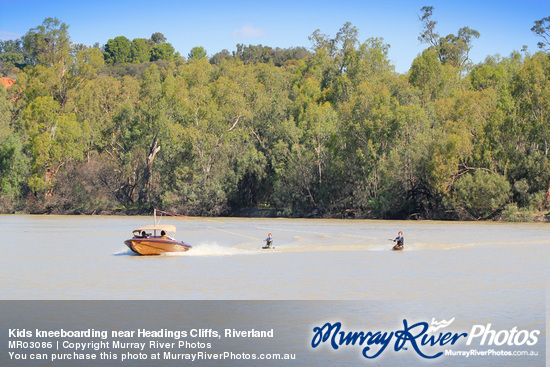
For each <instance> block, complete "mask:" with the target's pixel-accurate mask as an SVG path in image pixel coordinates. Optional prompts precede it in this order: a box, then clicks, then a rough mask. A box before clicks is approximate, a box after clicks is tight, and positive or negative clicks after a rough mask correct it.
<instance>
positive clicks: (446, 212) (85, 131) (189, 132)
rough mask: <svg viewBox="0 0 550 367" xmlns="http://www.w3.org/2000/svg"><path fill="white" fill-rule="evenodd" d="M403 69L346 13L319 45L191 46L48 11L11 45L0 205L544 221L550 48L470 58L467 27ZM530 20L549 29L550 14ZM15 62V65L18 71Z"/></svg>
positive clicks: (428, 13)
mask: <svg viewBox="0 0 550 367" xmlns="http://www.w3.org/2000/svg"><path fill="white" fill-rule="evenodd" d="M422 12H423V13H424V14H423V16H422V17H421V18H420V23H421V26H422V31H421V34H420V39H421V40H422V41H423V42H425V43H427V44H428V47H427V48H426V49H425V50H424V51H423V52H422V53H421V54H419V55H418V57H417V58H416V59H415V60H414V61H413V63H412V65H411V68H410V70H409V71H408V72H407V73H406V74H402V75H400V74H397V73H396V72H395V71H394V68H393V65H392V64H391V61H390V60H389V57H388V50H389V47H390V45H388V44H386V43H385V42H384V40H383V39H381V38H376V37H372V38H368V39H366V40H360V39H359V31H358V29H356V28H355V27H354V26H353V25H352V24H351V23H346V24H344V25H343V26H342V28H340V30H339V31H338V32H337V33H336V35H333V36H332V35H326V34H323V33H321V31H320V30H316V31H315V32H313V34H312V35H311V37H310V40H311V42H312V48H311V50H310V51H308V50H306V49H304V48H301V47H296V48H289V49H279V48H271V47H269V46H263V45H248V46H245V45H237V49H236V51H234V52H232V53H230V52H229V51H228V50H223V51H221V52H218V53H216V54H214V56H212V57H211V58H210V59H207V57H206V51H205V50H204V48H202V47H195V48H193V49H192V50H191V52H190V53H189V54H188V56H189V57H188V59H187V60H185V59H184V58H182V57H180V56H179V54H178V53H177V52H175V50H174V48H173V46H172V45H171V44H170V43H168V42H167V40H166V38H165V37H164V35H162V34H161V33H154V34H153V35H152V36H151V38H150V39H145V38H136V39H134V40H132V41H130V40H129V39H128V38H126V37H124V36H118V37H115V38H113V39H110V40H109V41H108V42H107V44H106V45H105V46H104V50H103V51H101V50H100V49H99V47H86V46H83V45H75V44H73V43H71V40H70V37H69V34H68V26H67V25H65V24H64V23H61V22H60V21H59V20H57V19H55V18H48V19H46V20H45V21H44V23H43V24H42V25H41V26H38V27H36V28H33V29H31V30H29V32H28V33H27V34H26V35H25V36H24V37H23V38H22V40H21V41H14V42H3V43H2V44H0V61H1V62H2V67H3V69H2V70H5V71H3V72H9V73H14V70H16V73H17V81H16V84H15V85H14V86H12V87H10V88H9V89H7V90H4V89H2V90H1V91H0V199H1V200H0V203H1V204H0V211H1V212H14V211H27V212H39V213H42V212H52V213H67V212H73V213H108V212H112V211H114V210H120V209H121V208H122V209H123V210H126V211H128V212H136V211H138V212H139V211H141V212H145V211H149V210H150V209H151V208H153V207H163V208H165V209H168V210H172V211H176V212H182V213H186V214H191V215H193V214H199V215H230V214H232V213H237V212H238V211H239V210H240V209H243V208H250V207H256V208H269V209H271V210H272V212H275V213H277V215H285V216H334V217H344V216H353V217H363V218H427V219H475V220H477V219H501V218H502V219H505V220H531V219H533V218H535V215H537V213H538V215H539V218H540V217H542V216H540V213H543V212H545V211H548V210H549V209H550V206H549V204H550V202H549V199H550V197H549V195H550V159H549V153H550V141H549V140H548V139H549V137H550V118H549V116H550V102H549V101H550V58H549V57H548V53H547V52H546V51H539V52H537V53H534V54H520V53H519V52H513V53H512V54H511V55H510V56H509V57H500V56H488V57H487V58H486V60H485V61H484V62H482V63H479V64H478V65H470V62H469V60H468V54H469V51H470V50H471V48H472V47H473V45H472V40H473V39H475V38H477V36H478V35H479V34H478V33H477V32H476V31H474V30H472V29H470V28H468V27H464V28H461V29H459V30H458V33H457V34H456V35H453V34H450V35H448V36H445V37H441V36H440V35H439V34H438V33H437V30H436V25H437V22H436V21H435V20H434V19H433V7H425V8H423V9H422ZM536 25H538V28H536V29H535V30H533V31H534V32H540V33H537V34H539V35H541V37H544V34H545V33H544V32H545V29H546V28H545V27H546V23H545V20H544V19H543V20H541V21H540V23H536ZM17 70H18V71H17Z"/></svg>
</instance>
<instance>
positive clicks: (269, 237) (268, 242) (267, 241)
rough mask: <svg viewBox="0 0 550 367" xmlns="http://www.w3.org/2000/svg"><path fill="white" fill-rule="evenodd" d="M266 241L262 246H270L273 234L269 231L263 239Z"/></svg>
mask: <svg viewBox="0 0 550 367" xmlns="http://www.w3.org/2000/svg"><path fill="white" fill-rule="evenodd" d="M264 241H265V242H266V244H265V246H264V247H262V248H271V245H272V244H273V235H272V234H271V233H270V234H268V235H267V238H266V239H265V240H264Z"/></svg>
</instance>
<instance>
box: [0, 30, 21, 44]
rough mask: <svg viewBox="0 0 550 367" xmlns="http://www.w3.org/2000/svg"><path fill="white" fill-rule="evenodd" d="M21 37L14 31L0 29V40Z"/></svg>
mask: <svg viewBox="0 0 550 367" xmlns="http://www.w3.org/2000/svg"><path fill="white" fill-rule="evenodd" d="M21 37H23V35H22V34H21V33H14V32H8V31H1V30H0V40H2V41H7V40H15V39H18V38H21Z"/></svg>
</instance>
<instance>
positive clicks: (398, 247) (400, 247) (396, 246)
mask: <svg viewBox="0 0 550 367" xmlns="http://www.w3.org/2000/svg"><path fill="white" fill-rule="evenodd" d="M392 250H393V251H401V250H403V246H398V245H395V246H393V247H392Z"/></svg>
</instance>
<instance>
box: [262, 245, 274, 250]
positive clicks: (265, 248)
mask: <svg viewBox="0 0 550 367" xmlns="http://www.w3.org/2000/svg"><path fill="white" fill-rule="evenodd" d="M262 248H263V249H264V250H269V249H274V248H275V247H271V246H264V247H262Z"/></svg>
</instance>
